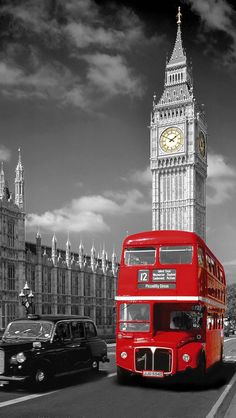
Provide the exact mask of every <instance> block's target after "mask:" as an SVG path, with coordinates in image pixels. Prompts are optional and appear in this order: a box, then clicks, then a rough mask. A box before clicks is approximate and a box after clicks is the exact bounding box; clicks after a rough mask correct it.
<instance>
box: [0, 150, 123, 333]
mask: <svg viewBox="0 0 236 418" xmlns="http://www.w3.org/2000/svg"><path fill="white" fill-rule="evenodd" d="M18 152H19V155H18V162H17V166H16V170H15V181H14V183H15V194H12V193H10V191H9V188H8V184H7V180H6V176H5V172H4V165H3V163H1V164H0V331H1V329H2V328H5V327H6V326H7V324H8V323H9V322H10V321H11V320H13V319H15V318H17V317H19V316H24V314H25V310H24V307H23V306H21V303H20V299H19V293H20V291H21V289H23V288H24V285H25V283H26V282H27V284H28V286H29V287H30V289H31V290H32V292H33V295H34V300H33V312H35V313H37V314H53V315H71V314H74V315H89V316H91V318H92V319H94V320H95V322H96V324H97V327H98V331H99V333H100V334H106V335H114V332H115V313H114V297H115V294H116V285H117V271H118V262H117V257H116V254H115V252H114V250H113V253H112V256H111V260H109V259H108V257H107V253H106V251H105V249H104V250H103V253H102V257H99V255H98V254H96V250H95V246H94V244H93V246H92V248H91V252H90V254H91V255H86V254H85V252H84V247H83V244H82V242H80V245H79V248H78V252H73V253H72V249H71V243H70V241H69V236H68V240H67V242H66V245H65V250H63V249H59V248H58V244H57V238H56V236H55V234H54V235H53V237H52V244H51V246H50V247H48V246H45V245H43V244H42V238H41V234H40V233H39V232H38V233H37V234H36V242H34V243H32V242H27V241H26V239H25V217H26V213H25V193H24V168H23V164H22V161H21V152H20V150H18Z"/></svg>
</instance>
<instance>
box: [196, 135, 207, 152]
mask: <svg viewBox="0 0 236 418" xmlns="http://www.w3.org/2000/svg"><path fill="white" fill-rule="evenodd" d="M198 150H199V153H200V155H201V156H202V157H203V158H204V157H205V155H206V140H205V136H204V133H203V132H202V131H201V132H200V133H199V135H198Z"/></svg>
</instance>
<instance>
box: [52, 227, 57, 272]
mask: <svg viewBox="0 0 236 418" xmlns="http://www.w3.org/2000/svg"><path fill="white" fill-rule="evenodd" d="M52 262H53V264H54V266H55V265H56V264H57V239H56V236H55V234H54V235H53V237H52Z"/></svg>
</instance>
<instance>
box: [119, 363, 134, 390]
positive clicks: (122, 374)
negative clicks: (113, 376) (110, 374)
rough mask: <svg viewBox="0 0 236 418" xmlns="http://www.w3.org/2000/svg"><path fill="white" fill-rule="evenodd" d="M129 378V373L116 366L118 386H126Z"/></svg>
mask: <svg viewBox="0 0 236 418" xmlns="http://www.w3.org/2000/svg"><path fill="white" fill-rule="evenodd" d="M130 378H131V375H130V372H128V371H127V370H125V369H122V367H119V366H117V381H118V383H119V384H120V385H126V384H128V383H129V381H130Z"/></svg>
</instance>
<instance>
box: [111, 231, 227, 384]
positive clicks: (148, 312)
mask: <svg viewBox="0 0 236 418" xmlns="http://www.w3.org/2000/svg"><path fill="white" fill-rule="evenodd" d="M225 292H226V285H225V274H224V269H223V266H222V265H221V263H220V262H219V261H218V260H217V258H216V257H215V256H214V255H213V253H212V252H211V251H210V249H209V248H208V247H207V246H206V244H205V242H204V241H203V240H202V239H201V238H200V237H199V236H198V235H196V234H195V233H192V232H185V231H150V232H141V233H139V234H135V235H130V236H128V237H126V239H125V240H124V243H123V249H122V256H121V263H120V271H119V276H118V289H117V296H116V301H117V302H116V303H117V332H116V351H117V352H116V361H117V377H118V381H119V382H120V383H122V382H125V381H126V380H127V378H129V377H130V375H131V374H137V375H142V376H144V377H158V378H164V377H166V376H172V375H175V374H177V373H179V372H186V371H187V370H189V371H194V374H195V375H196V376H199V377H200V376H202V377H203V376H204V375H205V373H206V371H207V370H208V369H209V367H210V366H212V365H213V364H215V363H216V362H219V361H221V360H222V356H223V343H224V333H223V326H224V321H223V320H224V312H225Z"/></svg>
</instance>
